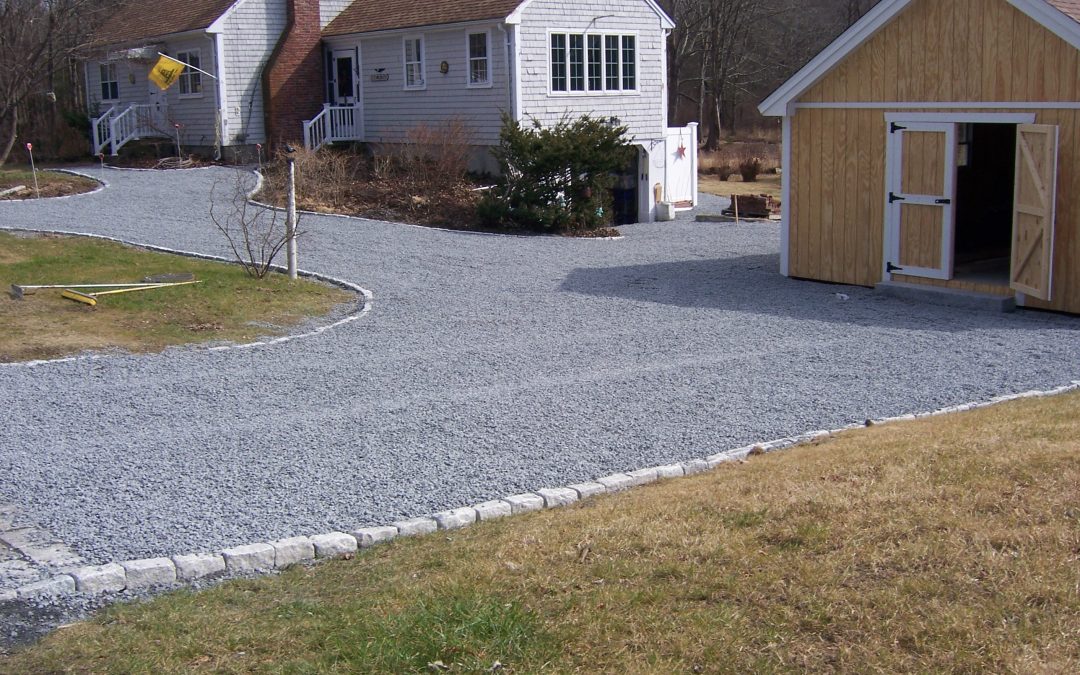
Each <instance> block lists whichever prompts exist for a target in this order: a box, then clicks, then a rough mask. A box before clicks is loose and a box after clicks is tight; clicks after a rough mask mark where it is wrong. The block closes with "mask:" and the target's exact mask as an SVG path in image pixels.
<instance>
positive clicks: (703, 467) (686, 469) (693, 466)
mask: <svg viewBox="0 0 1080 675" xmlns="http://www.w3.org/2000/svg"><path fill="white" fill-rule="evenodd" d="M682 470H683V475H685V476H693V475H694V474H696V473H702V472H704V471H708V470H709V463H708V462H706V461H705V460H704V459H691V460H687V461H685V462H683V463H682Z"/></svg>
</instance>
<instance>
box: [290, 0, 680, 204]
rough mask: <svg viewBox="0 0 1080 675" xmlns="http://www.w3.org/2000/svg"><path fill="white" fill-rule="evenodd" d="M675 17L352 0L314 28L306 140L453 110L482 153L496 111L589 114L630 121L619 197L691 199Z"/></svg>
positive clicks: (356, 136)
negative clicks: (676, 110)
mask: <svg viewBox="0 0 1080 675" xmlns="http://www.w3.org/2000/svg"><path fill="white" fill-rule="evenodd" d="M673 27H674V24H673V23H672V21H671V19H670V18H669V17H668V16H667V15H666V14H665V13H664V11H663V10H662V9H661V8H660V7H659V6H658V5H657V4H656V3H655V2H653V0H622V1H620V2H609V1H607V0H571V1H567V0H380V1H378V2H374V1H371V0H356V1H355V2H353V3H352V4H351V5H349V6H348V7H347V8H346V9H345V10H344V11H342V12H341V14H339V15H338V17H337V18H336V19H334V20H333V21H331V22H330V24H329V25H328V26H327V27H326V28H325V29H323V33H322V35H323V44H324V46H325V50H326V57H325V58H326V69H325V70H326V74H327V87H326V103H325V106H324V108H323V110H322V112H320V113H319V115H317V116H315V117H313V118H312V119H310V120H309V121H308V122H306V123H305V125H304V132H305V133H304V138H305V143H306V144H307V145H308V146H309V147H318V146H319V145H322V144H323V143H326V142H337V141H366V142H373V143H383V144H385V143H395V142H401V141H403V140H406V139H407V137H408V134H409V131H410V129H412V128H414V127H416V126H417V125H420V124H428V125H431V124H437V123H440V122H445V121H447V120H450V119H452V118H459V119H462V120H464V121H465V122H466V123H467V124H468V125H469V130H470V132H471V136H472V142H473V143H475V144H476V145H477V150H478V152H477V153H476V157H477V161H478V162H481V161H482V160H484V159H485V158H486V159H487V161H488V162H490V155H489V154H488V152H487V150H488V149H489V148H490V147H491V146H494V145H496V144H497V143H498V142H499V130H500V128H501V124H502V116H503V114H507V115H509V116H510V117H512V118H513V119H517V120H521V121H523V122H526V123H531V120H532V119H536V120H538V121H539V122H541V123H542V124H544V125H550V124H554V123H555V122H557V121H559V119H561V118H562V117H563V116H564V115H569V116H570V117H576V116H580V115H583V114H588V115H590V116H592V117H597V118H601V119H606V120H610V121H611V123H612V124H620V125H625V126H626V127H627V128H628V134H629V135H630V136H631V137H632V138H633V140H634V143H635V144H636V145H637V146H638V147H639V153H638V158H637V161H636V163H635V165H633V166H630V167H628V168H627V172H626V176H625V177H624V181H623V185H624V190H623V191H621V196H622V198H623V199H625V200H628V201H629V202H630V204H629V207H630V208H629V210H630V212H631V214H632V215H631V219H635V220H642V221H649V220H653V219H654V218H655V217H656V201H657V200H656V195H657V193H658V192H659V193H660V195H661V200H662V201H668V202H674V203H676V204H677V205H678V206H682V207H690V206H692V205H694V204H695V203H696V197H697V184H696V177H697V171H696V157H697V129H696V125H695V126H691V127H687V128H683V129H668V126H667V76H666V73H667V51H666V43H667V40H666V38H667V35H668V33H669V32H670V31H671V29H672V28H673ZM488 168H491V167H490V165H489V166H488ZM658 188H659V189H658Z"/></svg>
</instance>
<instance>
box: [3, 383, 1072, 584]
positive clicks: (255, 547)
mask: <svg viewBox="0 0 1080 675" xmlns="http://www.w3.org/2000/svg"><path fill="white" fill-rule="evenodd" d="M1077 390H1080V380H1074V381H1072V382H1071V383H1070V384H1067V385H1064V386H1061V387H1056V388H1054V389H1048V390H1032V391H1026V392H1021V393H1018V394H1006V395H1002V396H995V397H993V398H991V399H989V400H985V401H977V402H973V403H962V404H959V405H954V406H948V407H945V408H939V409H937V410H933V411H930V412H924V413H914V414H906V415H898V416H895V417H886V418H879V419H872V420H865V421H863V422H859V423H853V424H848V425H846V426H843V427H840V428H838V429H832V430H824V429H821V430H815V431H809V432H806V433H803V434H799V435H796V436H788V437H785V438H779V439H775V440H771V441H765V442H761V443H754V444H750V445H745V446H742V447H739V448H734V449H731V450H726V451H724V452H719V453H716V454H713V455H709V456H708V457H705V458H703V459H691V460H687V461H685V462H681V463H679V464H668V465H663V466H657V467H649V468H645V469H638V470H634V471H629V472H627V473H617V474H613V475H611V476H604V477H601V478H598V479H596V480H595V481H586V482H582V483H575V484H572V485H568V486H565V487H556V488H541V489H538V490H536V492H526V493H522V494H516V495H508V496H505V497H502V498H501V499H494V500H490V501H486V502H482V503H480V504H476V505H473V506H466V507H461V508H456V509H448V510H446V511H440V512H438V513H434V514H431V515H429V516H419V517H416V518H410V519H406V520H399V521H395V522H394V523H392V524H390V525H381V526H370V527H363V528H359V529H356V530H352V531H350V532H327V533H324V534H317V535H313V536H300V537H292V538H289V539H281V540H277V541H273V542H257V543H253V544H246V545H243V546H235V547H232V548H227V549H223V550H221V551H218V552H216V553H194V554H188V555H174V556H172V557H169V558H150V559H143V560H125V561H121V562H118V563H108V564H105V565H88V566H82V567H78V568H74V569H65V570H61V571H62V573H60V574H57V575H54V576H52V577H50V578H47V579H44V580H42V581H38V582H35V583H32V584H27V585H25V586H21V587H19V588H16V589H15V590H13V591H4V592H0V602H4V601H11V600H21V599H31V598H40V597H46V596H66V595H73V594H84V595H101V594H107V593H116V592H120V591H123V590H146V589H161V590H167V589H170V588H176V587H182V586H184V585H186V584H188V583H190V582H194V581H198V580H201V579H211V578H225V577H231V576H239V575H247V574H253V573H254V574H258V573H266V572H271V571H275V570H282V569H285V568H287V567H290V566H292V565H295V564H298V563H309V562H313V561H314V562H317V561H320V560H326V559H333V558H342V557H349V556H351V555H353V554H354V553H355V552H356V551H358V550H361V549H365V548H370V547H372V546H375V545H378V544H380V543H383V542H387V541H391V540H394V539H397V538H400V537H411V536H420V535H424V534H431V533H433V532H439V531H448V530H455V529H458V528H462V527H468V526H470V525H473V524H475V523H479V522H483V521H486V520H492V519H494V518H501V517H505V516H508V515H512V514H517V513H527V512H531V511H538V510H542V509H553V508H560V507H563V506H567V505H570V504H573V503H575V502H577V501H580V500H582V499H588V498H589V497H593V496H596V495H600V494H605V493H616V492H621V491H623V490H627V489H630V488H632V487H638V486H641V485H646V484H649V483H654V482H657V481H661V480H668V479H671V478H679V477H682V476H690V475H694V474H698V473H702V472H704V471H708V470H710V469H714V468H716V467H718V466H720V465H722V464H725V463H728V462H738V461H740V460H745V459H746V458H747V457H749V456H752V455H757V454H763V453H766V452H774V451H778V450H785V449H789V448H792V447H795V446H799V445H805V444H808V443H813V442H815V441H819V440H822V439H824V438H828V437H831V436H833V435H834V434H838V433H842V432H845V431H850V430H853V429H860V428H864V427H867V426H875V425H879V424H891V423H896V422H906V421H911V420H916V419H922V418H927V417H937V416H940V415H947V414H951V413H957V412H966V411H969V410H976V409H979V408H986V407H990V406H994V405H997V404H1000V403H1005V402H1008V401H1016V400H1020V399H1027V398H1043V397H1049V396H1057V395H1059V394H1064V393H1067V392H1070V391H1077Z"/></svg>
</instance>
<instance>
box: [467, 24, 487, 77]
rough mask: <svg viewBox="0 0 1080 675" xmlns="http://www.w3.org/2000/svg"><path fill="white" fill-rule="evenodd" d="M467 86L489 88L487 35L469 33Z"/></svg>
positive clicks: (484, 33) (485, 33)
mask: <svg viewBox="0 0 1080 675" xmlns="http://www.w3.org/2000/svg"><path fill="white" fill-rule="evenodd" d="M468 42H469V44H468V49H469V86H470V87H489V86H491V40H490V36H489V34H488V33H487V32H486V31H485V32H483V33H469V34H468Z"/></svg>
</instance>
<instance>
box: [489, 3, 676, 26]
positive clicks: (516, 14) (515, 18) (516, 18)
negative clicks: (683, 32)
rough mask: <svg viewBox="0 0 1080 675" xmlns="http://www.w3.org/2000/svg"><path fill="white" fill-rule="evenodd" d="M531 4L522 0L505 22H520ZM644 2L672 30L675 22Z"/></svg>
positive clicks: (661, 10) (656, 7)
mask: <svg viewBox="0 0 1080 675" xmlns="http://www.w3.org/2000/svg"><path fill="white" fill-rule="evenodd" d="M531 4H532V0H524V2H522V3H521V4H520V5H518V6H517V8H516V9H515V10H514V11H512V12H510V15H509V16H507V17H506V20H505V21H506V23H507V24H509V25H512V26H516V25H518V24H520V23H521V15H522V13H523V12H524V11H525V8H526V7H528V6H529V5H531ZM645 4H647V5H648V6H649V9H651V10H652V11H654V12H656V15H657V16H658V17H659V18H660V26H661V27H662V28H664V29H665V30H674V29H675V22H674V21H672V20H671V17H670V16H668V15H667V12H665V11H664V10H663V9H661V7H660V5H658V4H656V2H655V1H654V0H645Z"/></svg>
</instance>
